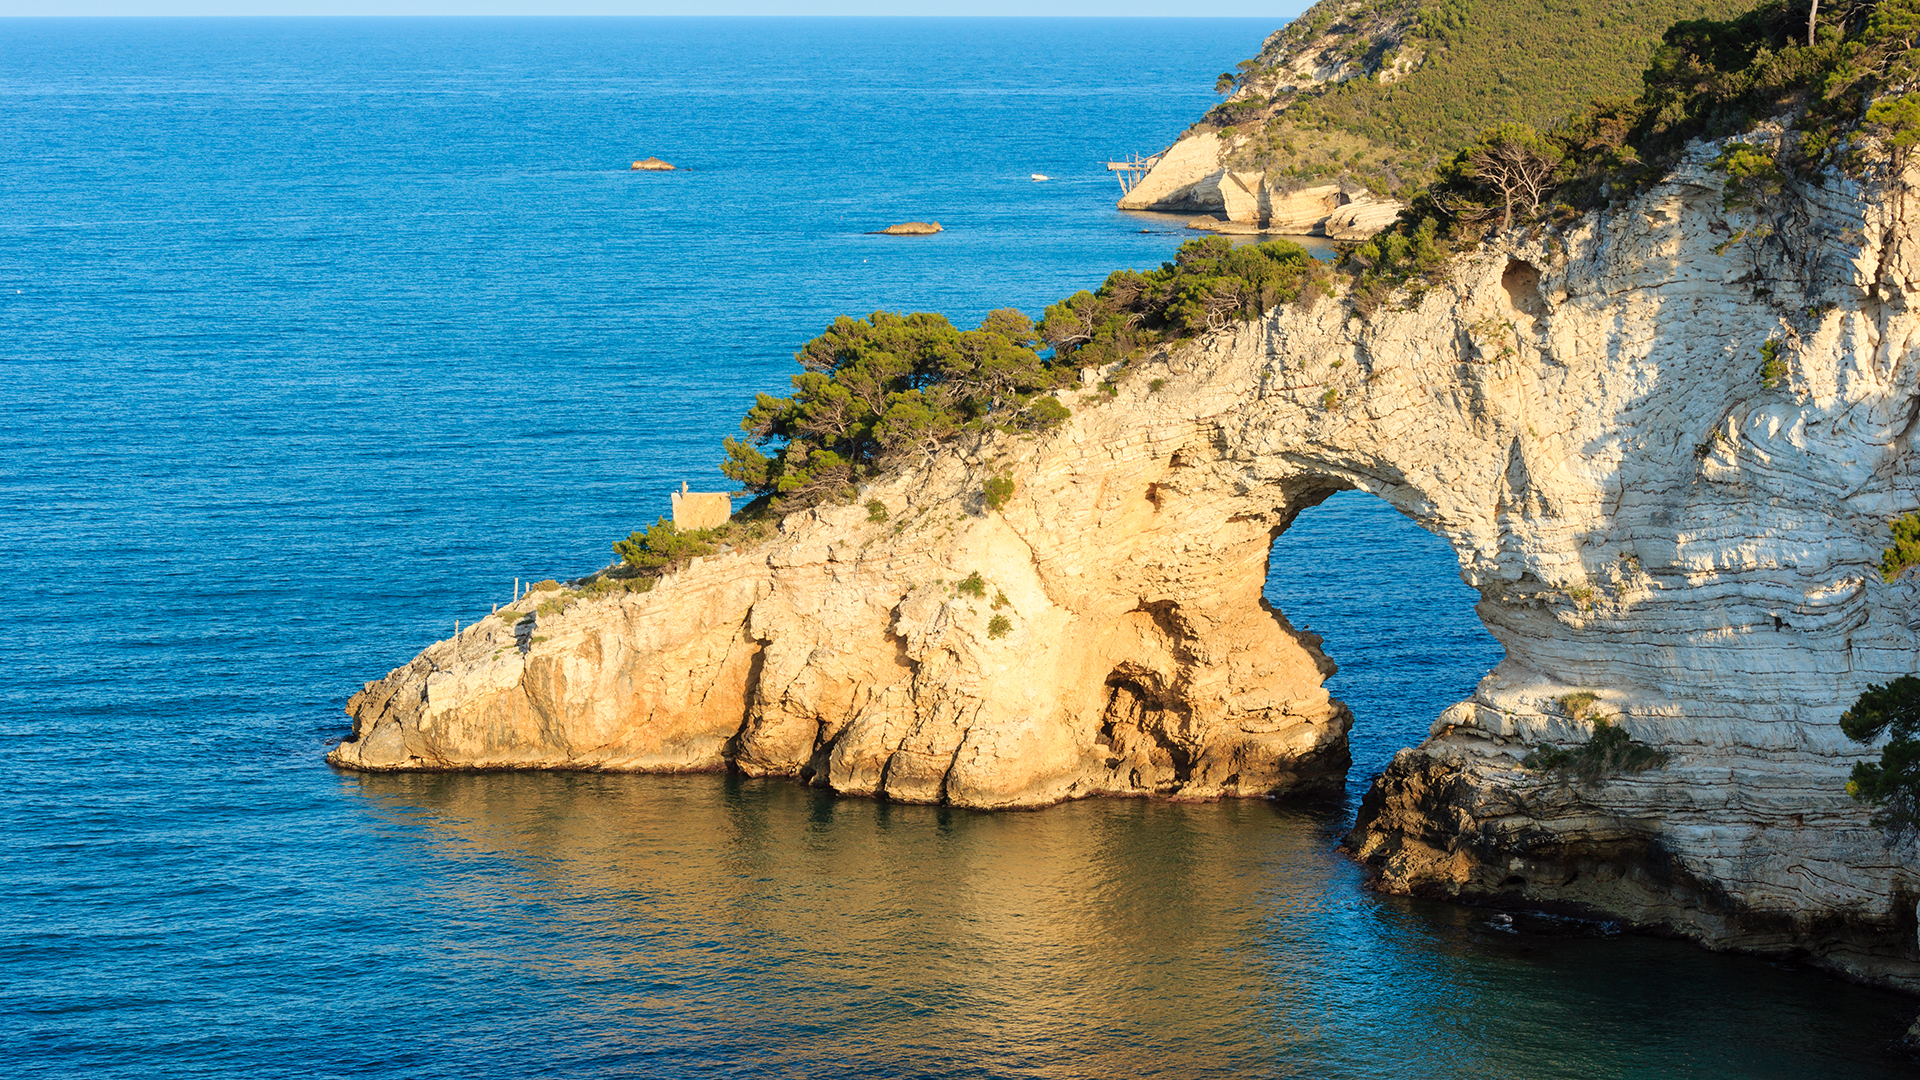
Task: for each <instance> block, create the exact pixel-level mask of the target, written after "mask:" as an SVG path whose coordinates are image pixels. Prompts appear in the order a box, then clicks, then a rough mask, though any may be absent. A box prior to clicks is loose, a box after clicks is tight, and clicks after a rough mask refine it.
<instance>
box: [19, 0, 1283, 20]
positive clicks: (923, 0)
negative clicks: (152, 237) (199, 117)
mask: <svg viewBox="0 0 1920 1080" xmlns="http://www.w3.org/2000/svg"><path fill="white" fill-rule="evenodd" d="M1309 2H1310V0H1282V2H1281V3H1279V4H1277V5H1276V4H1275V3H1273V2H1272V0H1264V2H1263V0H1206V2H1205V3H1203V4H1202V5H1201V6H1200V8H1199V9H1193V8H1186V7H1185V6H1183V5H1172V4H1168V3H1167V2H1166V0H550V2H541V0H282V2H273V0H0V16H21V15H29V16H44V15H1100V16H1166V15H1176V16H1179V17H1182V18H1196V17H1209V16H1211V17H1234V18H1270V19H1272V20H1273V22H1274V25H1275V26H1278V25H1280V24H1281V23H1282V22H1284V21H1286V20H1287V19H1290V18H1292V17H1293V16H1294V15H1297V14H1299V13H1300V11H1301V10H1302V9H1304V8H1305V7H1307V5H1308V3H1309Z"/></svg>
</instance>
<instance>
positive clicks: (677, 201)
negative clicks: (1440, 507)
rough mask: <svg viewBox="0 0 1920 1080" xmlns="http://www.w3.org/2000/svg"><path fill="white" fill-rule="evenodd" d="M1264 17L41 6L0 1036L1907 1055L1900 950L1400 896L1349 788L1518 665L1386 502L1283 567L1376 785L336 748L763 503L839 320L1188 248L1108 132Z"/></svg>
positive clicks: (714, 1070) (1044, 293) (1, 169)
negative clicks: (745, 456) (356, 764)
mask: <svg viewBox="0 0 1920 1080" xmlns="http://www.w3.org/2000/svg"><path fill="white" fill-rule="evenodd" d="M1282 21H1283V20H1282V19H1280V18H1279V17H1276V18H1274V19H1269V20H1237V19H1197V18H1168V19H1144V20H1126V19H1045V18H1026V19H990V18H977V19H935V18H914V19H907V18H902V19H826V18H822V19H771V18H768V19H747V18H741V19H718V18H716V19H700V18H689V19H664V18H662V19H561V18H551V19H539V18H534V19H482V18H475V19H409V18H378V19H272V18H260V19H238V20H228V19H161V20H146V19H85V20H60V19H8V20H0V179H3V180H4V183H0V375H4V380H5V381H4V385H5V388H6V391H7V393H6V397H7V402H6V405H5V422H4V423H0V568H4V570H5V574H4V578H5V581H4V584H5V587H6V588H8V589H11V590H13V591H11V592H10V593H9V594H8V595H9V596H10V597H11V599H10V600H7V601H5V602H4V603H0V644H4V647H5V655H6V656H7V657H9V658H10V659H9V660H8V661H7V664H8V668H7V673H6V676H5V678H4V680H0V737H3V738H4V743H3V744H0V746H3V747H4V752H3V753H0V828H3V829H4V848H0V852H3V853H4V857H3V858H0V1017H4V1023H0V1074H3V1075H6V1076H9V1077H97V1078H118V1077H214V1076H218V1077H248V1078H269V1077H394V1078H415V1077H426V1078H435V1077H751V1078H761V1077H767V1078H774V1077H781V1078H784V1077H875V1078H881V1077H885V1078H914V1077H929V1078H939V1077H981V1078H1000V1077H1033V1078H1073V1077H1114V1078H1122V1077H1171V1078H1201V1077H1301V1078H1325V1080H1357V1078H1423V1080H1424V1078H1446V1077H1461V1078H1469V1077H1470V1078H1516V1080H1523V1078H1524V1080H1540V1078H1555V1077H1567V1078H1582V1080H1603V1078H1625V1077H1646V1078H1654V1077H1661V1078H1672V1077H1699V1078H1719V1080H1726V1078H1741V1077H1782V1078H1796V1080H1801V1078H1808V1077H1824V1076H1846V1077H1848V1078H1849V1080H1867V1078H1871V1077H1883V1076H1896V1075H1903V1074H1905V1073H1906V1071H1907V1070H1908V1065H1907V1064H1906V1063H1905V1061H1904V1059H1901V1058H1899V1057H1897V1056H1896V1055H1895V1054H1894V1053H1893V1052H1892V1051H1891V1050H1890V1049H1889V1043H1890V1041H1891V1040H1892V1039H1893V1038H1894V1037H1896V1036H1897V1035H1899V1034H1900V1033H1901V1031H1903V1030H1904V1028H1905V1027H1906V1024H1907V1023H1908V1021H1909V1020H1910V1019H1911V1018H1912V1016H1913V1013H1914V1011H1915V1008H1916V1003H1915V1002H1914V1001H1913V1000H1911V999H1907V998H1903V997H1900V996H1897V995H1894V994H1890V993H1886V992H1883V991H1878V990H1873V989H1868V988H1863V987H1859V986H1855V985H1851V984H1848V983H1845V982H1842V981H1839V980H1837V979H1834V978H1831V977H1828V976H1826V975H1823V974H1820V973H1817V972H1814V971H1810V970H1804V969H1801V968H1797V967H1796V966H1794V965H1793V964H1790V963H1784V962H1768V961H1764V960H1760V959H1754V958H1749V957H1741V956H1730V955H1717V954H1713V953H1709V952H1706V951H1703V950H1701V949H1698V948H1695V947H1693V946H1691V945H1688V944H1686V943H1684V942H1678V941H1671V940H1662V939H1658V938H1653V937H1647V936H1641V935H1636V934H1631V933H1623V932H1621V931H1620V928H1618V927H1615V926H1610V925H1607V924H1596V923H1578V922H1570V921H1565V920H1555V919H1549V918H1544V917H1528V916H1525V915H1522V916H1521V917H1519V918H1517V919H1515V920H1514V922H1513V923H1512V924H1511V925H1509V924H1507V923H1505V922H1503V921H1500V920H1496V919H1494V918H1492V917H1490V915H1489V913H1487V912H1485V911H1480V910H1476V909H1472V908H1466V907H1456V906H1450V905H1444V904H1436V903H1427V902H1421V901H1415V900H1409V899H1405V898H1399V897H1388V896H1380V895H1376V894H1374V893H1371V892H1369V891H1367V890H1366V889H1365V888H1364V886H1363V881H1362V877H1361V874H1360V873H1359V872H1358V871H1357V870H1356V869H1355V867H1354V866H1352V865H1351V864H1350V863H1349V862H1348V861H1347V860H1346V859H1345V858H1343V857H1342V856H1341V855H1340V854H1339V853H1338V852H1337V851H1336V850H1335V847H1336V844H1337V842H1338V840H1339V837H1340V836H1341V834H1342V832H1343V831H1344V829H1345V828H1346V827H1347V825H1348V824H1349V823H1350V821H1351V818H1352V815H1353V812H1354V808H1355V806H1356V804H1357V799H1358V796H1359V794H1360V793H1361V792H1363V791H1364V790H1365V786H1366V783H1367V780H1368V778H1369V777H1370V776H1371V775H1372V774H1374V773H1376V772H1377V771H1378V770H1379V769H1380V768H1381V767H1382V766H1383V765H1384V764H1385V763H1386V762H1387V761H1388V760H1389V759H1390V758H1391V756H1392V755H1393V753H1394V752H1395V751H1396V750H1398V749H1400V748H1402V747H1405V746H1408V745H1411V744H1413V743H1415V742H1417V741H1418V740H1419V739H1420V738H1421V736H1422V735H1423V734H1424V732H1425V731H1426V729H1427V726H1428V725H1429V724H1430V723H1431V721H1432V720H1433V718H1434V717H1435V715H1436V714H1437V713H1438V712H1439V711H1440V710H1441V709H1442V708H1443V707H1444V706H1445V705H1446V704H1448V703H1450V702H1452V701H1455V700H1458V699H1459V698H1461V697H1463V696H1465V695H1466V694H1468V693H1469V692H1470V691H1471V690H1472V688H1473V686H1474V684H1475V682H1476V681H1477V680H1478V679H1479V678H1480V677H1481V676H1482V675H1484V674H1485V673H1486V672H1487V670H1488V669H1489V668H1490V667H1492V666H1493V665H1494V664H1495V663H1497V662H1498V660H1499V658H1500V655H1501V650H1500V647H1499V645H1498V644H1497V643H1495V642H1494V641H1493V640H1492V639H1491V638H1490V637H1489V636H1488V635H1487V634H1486V632H1485V630H1484V629H1483V628H1482V627H1481V624H1480V622H1479V620H1478V619H1477V617H1476V616H1475V614H1474V607H1473V605H1474V601H1475V595H1474V594H1473V592H1472V591H1471V590H1469V589H1467V588H1466V587H1465V586H1463V585H1462V584H1461V581H1460V577H1459V571H1458V565H1457V563H1456V561H1455V559H1454V556H1453V554H1452V553H1451V552H1450V551H1449V550H1448V549H1447V547H1446V545H1445V544H1443V543H1441V542H1440V541H1438V540H1437V539H1435V538H1434V537H1432V536H1430V535H1428V534H1426V533H1424V532H1422V531H1421V530H1420V529H1418V528H1417V527H1415V526H1414V525H1413V524H1412V523H1410V522H1409V521H1407V520H1405V519H1404V518H1402V517H1400V516H1399V515H1398V514H1397V513H1395V512H1394V511H1393V510H1391V509H1390V508H1389V507H1387V506H1386V505H1385V504H1384V503H1382V502H1380V501H1379V500H1377V499H1374V498H1373V497H1371V496H1367V495H1364V494H1358V493H1348V494H1344V495H1341V496H1338V497H1336V498H1334V499H1332V500H1330V501H1329V502H1327V503H1326V504H1324V505H1322V506H1320V507H1317V508H1315V509H1313V510H1310V511H1308V512H1307V513H1305V514H1304V515H1303V516H1302V517H1301V518H1300V519H1299V521H1298V522H1297V524H1295V526H1294V527H1293V528H1292V529H1291V530H1290V531H1289V532H1288V533H1287V534H1285V535H1284V536H1282V537H1280V539H1279V540H1278V541H1277V543H1276V545H1275V549H1274V554H1273V559H1272V563H1271V576H1270V579H1269V581H1268V587H1267V593H1268V596H1269V598H1270V599H1271V600H1272V601H1273V602H1274V603H1275V604H1277V605H1278V606H1279V607H1280V608H1281V609H1283V610H1284V611H1286V612H1287V613H1288V615H1289V616H1290V617H1291V619H1292V620H1293V621H1294V623H1295V624H1296V625H1300V626H1304V627H1308V628H1311V629H1313V630H1315V631H1318V632H1319V633H1321V634H1323V635H1324V636H1325V638H1326V642H1327V648H1328V650H1329V651H1330V653H1331V654H1332V655H1333V656H1334V658H1335V659H1336V660H1338V662H1339V663H1340V664H1341V670H1340V673H1339V674H1338V675H1337V676H1335V677H1334V678H1333V680H1332V681H1331V684H1330V685H1331V687H1332V689H1333V691H1334V692H1335V693H1336V694H1337V695H1338V696H1340V697H1341V698H1342V699H1344V700H1345V701H1347V702H1348V703H1350V704H1351V705H1352V707H1353V710H1354V713H1355V715H1356V718H1357V720H1356V724H1355V727H1354V733H1353V742H1354V758H1355V766H1354V770H1353V774H1352V777H1351V782H1350V783H1349V785H1348V792H1349V794H1348V797H1347V798H1346V799H1345V800H1344V801H1335V802H1333V803H1321V804H1314V805H1289V804H1286V803H1276V802H1266V801H1234V802H1222V803H1214V804H1203V805H1168V804H1163V803H1156V802H1145V801H1118V800H1114V801H1088V802H1080V803H1074V804H1070V805H1064V806H1059V807H1054V808H1051V809H1047V810H1042V811H1035V812H1017V813H997V814H996V813H975V812H967V811H961V810H954V809H950V808H941V807H930V806H905V805H892V804H887V803H881V802H874V801H869V800H864V799H851V798H836V797H834V796H833V795H831V794H828V793H824V792H821V791H817V790H812V789H808V788H805V787H802V786H799V785H797V784H794V783H790V782H783V781H776V780H753V779H747V778H742V777H738V776H729V775H694V776H629V775H608V774H571V775H569V774H546V775H542V774H487V775H413V776H390V775H382V776H367V775H356V774H352V773H343V772H336V771H334V770H332V769H330V768H328V767H327V766H326V765H325V764H323V762H322V760H321V758H322V755H323V754H324V753H325V752H326V751H327V749H328V747H330V746H331V745H333V744H334V743H336V742H337V741H338V740H340V739H341V738H342V737H343V736H344V735H345V734H346V733H347V731H348V721H347V718H346V717H345V716H344V715H343V714H342V705H343V704H344V702H345V700H346V698H347V697H348V695H350V694H351V693H353V692H354V691H355V690H356V689H358V688H359V686H360V685H361V683H362V682H364V681H366V680H369V679H373V678H377V677H379V676H381V675H382V674H384V673H385V672H386V671H388V670H389V669H391V668H393V667H395V666H398V665H400V664H403V663H405V662H406V661H407V660H408V659H409V658H410V657H411V656H412V655H413V654H414V653H415V652H416V651H417V650H418V649H420V648H421V647H422V646H424V645H426V644H427V643H429V642H431V641H434V640H435V639H437V638H440V637H444V636H445V635H446V634H447V633H448V632H449V631H451V630H452V628H453V625H454V623H455V621H456V620H462V621H470V620H472V619H474V618H477V617H479V616H481V615H483V614H485V613H486V612H487V611H488V609H489V607H490V605H491V604H493V603H496V602H499V601H502V600H504V599H506V598H508V597H509V596H510V595H511V594H512V590H513V587H514V581H515V579H519V580H520V581H522V582H524V581H528V580H532V579H539V578H547V577H567V576H572V575H576V574H579V573H583V572H586V571H589V570H592V569H594V568H596V567H599V566H602V565H605V564H606V563H607V562H608V561H609V560H610V558H611V551H610V548H609V545H610V543H611V541H613V540H614V539H616V538H619V537H623V536H625V535H626V534H627V533H628V532H629V531H631V530H633V529H635V528H639V527H644V526H645V525H647V524H648V523H650V522H652V521H653V520H654V519H655V518H657V517H658V516H659V515H661V514H662V513H664V512H665V511H666V509H667V493H668V491H669V490H670V489H672V488H673V487H675V486H677V485H678V484H679V483H680V482H682V481H687V482H689V483H691V484H692V485H693V487H695V488H696V489H701V488H704V489H709V490H720V489H719V488H716V487H715V485H718V484H721V483H723V481H722V480H721V478H720V476H719V475H718V472H717V468H716V465H717V461H718V459H719V456H720V451H719V443H720V440H721V438H722V437H724V436H725V435H727V434H730V433H732V432H734V431H735V430H736V424H737V421H738V417H739V416H740V414H741V413H742V412H743V411H744V410H745V408H746V407H747V405H748V404H749V403H750V402H751V400H752V398H753V396H754V395H755V394H756V393H758V392H762V391H772V392H779V391H781V390H782V389H784V388H785V386H786V383H787V379H788V376H789V375H790V374H791V373H792V372H793V371H794V370H796V368H795V365H794V363H793V360H792V355H793V353H794V351H795V350H796V349H797V348H798V347H799V346H800V345H801V344H802V343H803V342H805V341H806V340H807V339H809V338H810V337H812V336H813V335H814V334H816V333H818V332H819V331H820V330H821V329H823V328H824V327H825V326H826V325H827V324H828V323H829V322H831V320H832V319H834V318H835V317H836V316H839V315H843V314H850V315H864V314H867V313H870V312H874V311H881V310H886V311H910V310H929V311H937V312H943V313H945V314H947V315H948V316H949V317H951V318H952V319H953V320H954V321H955V322H956V323H959V324H961V325H972V324H973V323H974V322H977V321H978V320H979V319H980V318H981V317H982V316H984V315H985V314H986V313H987V312H988V311H990V310H993V309H995V308H1001V307H1014V308H1018V309H1020V310H1022V311H1025V312H1027V313H1028V314H1030V315H1034V316H1038V315H1039V314H1040V313H1041V311H1042V310H1043V309H1044V307H1045V306H1046V305H1047V304H1048V303H1051V302H1053V301H1055V300H1058V299H1060V298H1062V297H1064V296H1067V295H1068V294H1070V293H1072V292H1074V291H1075V290H1078V289H1083V288H1090V287H1094V286H1097V285H1098V284H1099V282H1100V281H1101V280H1102V279H1103V278H1104V277H1105V276H1106V275H1107V274H1108V273H1109V272H1110V271H1113V270H1116V269H1120V268H1124V267H1135V268H1147V267H1151V266H1154V265H1157V264H1158V263H1160V262H1161V261H1163V260H1165V259H1167V258H1169V257H1170V256H1171V255H1172V253H1173V251H1174V249H1175V248H1176V247H1177V246H1178V245H1179V244H1180V242H1181V241H1182V240H1183V239H1184V238H1186V237H1187V236H1188V235H1190V234H1189V233H1186V232H1185V231H1183V230H1182V229H1181V227H1180V222H1179V221H1178V220H1175V219H1169V218H1165V217H1160V216H1155V215H1143V214H1126V213H1121V212H1120V211H1118V210H1116V209H1115V206H1114V204H1115V201H1116V200H1117V198H1118V197H1119V195H1120V189H1119V184H1118V182H1117V177H1116V176H1115V175H1114V174H1112V173H1110V172H1109V171H1107V170H1106V169H1105V167H1104V165H1103V162H1106V161H1109V160H1118V159H1122V158H1126V157H1127V156H1129V155H1132V154H1136V153H1152V152H1154V151H1157V150H1159V149H1161V148H1163V147H1165V146H1166V145H1167V144H1168V143H1170V142H1171V141H1172V140H1173V139H1174V137H1175V136H1177V135H1178V134H1179V133H1180V132H1181V130H1182V129H1183V128H1184V127H1185V126H1186V125H1187V124H1189V123H1190V122H1191V121H1192V120H1193V119H1194V118H1196V117H1197V116H1199V115H1200V114H1201V113H1202V112H1203V111H1204V110H1205V109H1206V108H1207V107H1208V105H1209V104H1210V103H1211V102H1212V101H1214V100H1216V99H1215V98H1214V97H1213V94H1212V87H1213V83H1214V80H1215V77H1216V76H1217V75H1218V74H1219V73H1220V72H1222V71H1227V70H1231V69H1232V68H1233V65H1234V64H1235V63H1236V62H1238V61H1239V60H1241V59H1244V58H1246V57H1249V56H1252V55H1253V54H1254V53H1256V52H1257V51H1258V49H1259V47H1260V44H1261V42H1262V40H1263V39H1264V37H1265V36H1266V35H1267V34H1269V33H1270V32H1272V31H1273V30H1275V29H1277V28H1278V26H1279V25H1280V24H1281V22H1282ZM649 156H657V157H661V158H664V159H665V160H667V161H669V162H672V163H673V164H675V165H676V166H678V168H677V170H676V171H674V172H671V173H644V172H634V171H632V170H630V169H629V165H630V163H631V162H632V161H634V160H637V159H640V158H644V157H649ZM1036 173H1037V174H1042V175H1044V176H1046V177H1048V179H1046V180H1044V181H1036V180H1035V179H1033V175H1034V174H1036ZM907 220H934V221H938V222H940V223H941V224H942V225H943V226H944V227H945V231H944V232H942V233H941V234H939V235H937V236H933V237H907V238H900V237H888V236H875V235H871V234H870V233H871V230H875V229H879V228H881V227H883V226H886V225H889V224H892V223H895V222H899V221H907Z"/></svg>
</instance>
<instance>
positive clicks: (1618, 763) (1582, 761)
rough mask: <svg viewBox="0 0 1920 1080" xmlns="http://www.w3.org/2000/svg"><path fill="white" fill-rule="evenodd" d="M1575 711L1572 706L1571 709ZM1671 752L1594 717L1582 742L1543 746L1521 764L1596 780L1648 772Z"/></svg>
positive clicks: (1662, 761) (1667, 757)
mask: <svg viewBox="0 0 1920 1080" xmlns="http://www.w3.org/2000/svg"><path fill="white" fill-rule="evenodd" d="M1570 711H1573V710H1570ZM1669 759H1670V755H1669V754H1668V753H1667V752H1666V751H1665V750H1659V749H1656V748H1654V747H1651V746H1648V745H1647V744H1646V743H1643V742H1639V741H1637V740H1635V739H1633V738H1631V737H1629V736H1628V735H1627V733H1626V730H1625V729H1624V728H1621V727H1618V726H1616V725H1615V724H1614V723H1613V722H1612V721H1610V720H1607V719H1606V718H1604V717H1599V718H1596V719H1595V720H1594V721H1593V737H1592V738H1590V739H1588V740H1587V741H1586V742H1584V743H1581V744H1580V745H1579V746H1574V747H1567V748H1561V747H1557V746H1542V747H1540V748H1539V749H1537V750H1534V751H1533V752H1531V753H1529V754H1528V755H1527V756H1526V757H1525V758H1524V759H1522V760H1521V762H1520V764H1521V765H1522V766H1524V767H1525V768H1528V769H1532V770H1533V771H1535V772H1547V773H1555V774H1558V775H1561V776H1570V777H1573V778H1575V779H1578V780H1580V781H1581V782H1583V783H1589V784H1591V783H1594V782H1597V781H1600V780H1604V779H1606V778H1608V777H1612V776H1620V775H1622V774H1624V773H1637V772H1645V771H1647V770H1648V769H1657V768H1659V767H1660V766H1662V765H1665V764H1666V763H1667V762H1668V760H1669Z"/></svg>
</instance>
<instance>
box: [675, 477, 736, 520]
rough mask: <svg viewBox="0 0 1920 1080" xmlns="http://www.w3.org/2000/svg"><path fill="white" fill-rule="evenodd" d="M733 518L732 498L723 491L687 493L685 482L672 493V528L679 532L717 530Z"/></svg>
mask: <svg viewBox="0 0 1920 1080" xmlns="http://www.w3.org/2000/svg"><path fill="white" fill-rule="evenodd" d="M732 516H733V496H731V495H728V494H727V493H726V492H724V491H688V490H687V482H686V481H685V480H682V481H681V482H680V490H679V491H676V492H674V493H673V527H674V528H676V529H679V530H680V531H681V532H692V531H693V530H695V529H717V528H719V527H720V526H722V525H725V524H726V523H727V519H728V518H731V517H732Z"/></svg>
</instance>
